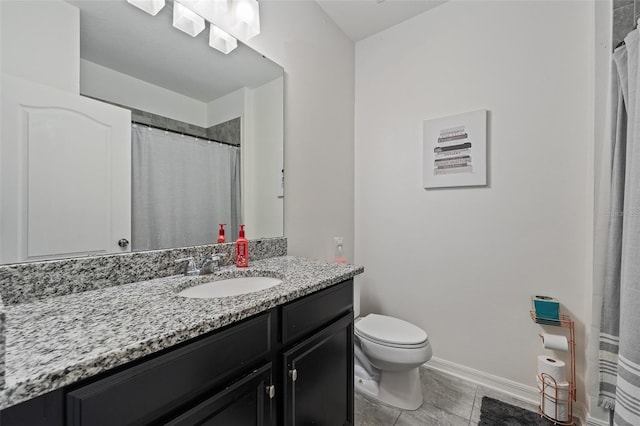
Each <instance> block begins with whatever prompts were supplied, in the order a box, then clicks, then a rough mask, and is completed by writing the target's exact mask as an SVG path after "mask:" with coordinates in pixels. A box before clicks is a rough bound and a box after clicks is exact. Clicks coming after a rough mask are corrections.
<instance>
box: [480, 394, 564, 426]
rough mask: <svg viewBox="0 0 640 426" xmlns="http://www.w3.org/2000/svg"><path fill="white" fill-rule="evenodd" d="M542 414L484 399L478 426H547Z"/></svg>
mask: <svg viewBox="0 0 640 426" xmlns="http://www.w3.org/2000/svg"><path fill="white" fill-rule="evenodd" d="M547 425H553V422H550V421H549V420H547V419H545V418H544V417H541V416H540V414H538V413H534V412H533V411H529V410H525V409H524V408H520V407H516V406H514V405H511V404H507V403H506V402H502V401H498V400H496V399H493V398H489V397H486V396H484V397H482V405H481V406H480V423H478V426H547Z"/></svg>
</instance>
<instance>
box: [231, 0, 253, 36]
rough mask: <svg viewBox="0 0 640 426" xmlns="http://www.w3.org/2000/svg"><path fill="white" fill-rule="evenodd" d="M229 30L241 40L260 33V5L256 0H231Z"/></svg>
mask: <svg viewBox="0 0 640 426" xmlns="http://www.w3.org/2000/svg"><path fill="white" fill-rule="evenodd" d="M229 32H230V33H231V34H233V35H234V36H236V37H238V38H239V39H241V40H249V39H250V38H252V37H255V36H257V35H258V34H260V6H259V5H258V2H257V0H233V3H232V4H231V27H230V28H229Z"/></svg>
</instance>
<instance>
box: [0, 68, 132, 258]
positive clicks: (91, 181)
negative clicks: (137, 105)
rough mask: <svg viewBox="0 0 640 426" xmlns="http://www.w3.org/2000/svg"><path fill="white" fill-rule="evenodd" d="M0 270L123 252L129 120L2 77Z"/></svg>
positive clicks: (127, 236) (124, 113)
mask: <svg viewBox="0 0 640 426" xmlns="http://www.w3.org/2000/svg"><path fill="white" fill-rule="evenodd" d="M1 94H2V114H1V118H2V121H1V128H2V130H1V139H0V263H14V262H25V261H33V260H44V259H56V258H63V257H71V256H82V255H88V254H107V253H120V252H125V251H130V250H131V247H130V245H126V246H124V247H121V246H120V245H119V244H118V241H119V240H121V239H124V240H127V241H130V240H131V113H130V111H128V110H125V109H122V108H118V107H115V106H113V105H109V104H105V103H103V102H99V101H96V100H93V99H89V98H85V97H82V96H79V95H77V94H73V93H68V92H64V91H61V90H59V89H55V88H52V87H49V86H45V85H41V84H38V83H34V82H31V81H28V80H24V79H21V78H17V77H13V76H9V75H6V74H3V75H2V93H1Z"/></svg>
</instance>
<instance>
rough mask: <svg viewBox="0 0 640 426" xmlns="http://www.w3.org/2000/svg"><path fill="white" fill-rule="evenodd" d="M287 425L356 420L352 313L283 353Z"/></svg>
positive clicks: (327, 425) (331, 424)
mask: <svg viewBox="0 0 640 426" xmlns="http://www.w3.org/2000/svg"><path fill="white" fill-rule="evenodd" d="M283 370H284V371H283V374H284V375H285V376H286V377H285V378H284V388H285V389H284V393H285V401H284V417H285V419H284V421H285V424H286V425H297V426H300V425H323V426H342V425H351V424H353V313H349V314H347V315H345V316H344V317H342V318H341V319H339V320H337V321H336V322H334V323H332V324H331V325H329V326H328V327H326V328H325V329H323V330H321V331H319V332H318V333H316V334H314V335H313V336H311V337H310V338H308V339H306V340H304V341H302V342H301V343H299V344H297V345H295V346H293V347H292V348H291V349H290V350H288V351H286V352H284V354H283Z"/></svg>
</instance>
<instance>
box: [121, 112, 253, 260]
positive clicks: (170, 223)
mask: <svg viewBox="0 0 640 426" xmlns="http://www.w3.org/2000/svg"><path fill="white" fill-rule="evenodd" d="M131 138H132V140H131V145H132V148H131V149H132V200H131V205H132V223H131V227H132V249H133V250H152V249H159V248H169V247H183V246H192V245H200V244H213V243H215V242H216V238H217V234H218V232H217V229H218V224H219V223H226V224H227V230H228V233H227V235H233V232H237V231H236V230H237V229H238V224H239V223H240V221H241V217H240V212H241V209H240V152H239V151H240V149H239V148H237V147H234V146H230V145H224V144H220V143H216V142H208V141H206V140H202V139H196V138H194V137H191V136H183V135H181V134H178V133H173V132H168V131H164V130H158V129H154V128H151V127H146V126H143V125H136V124H134V125H133V126H132V129H131Z"/></svg>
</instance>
